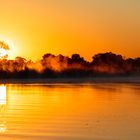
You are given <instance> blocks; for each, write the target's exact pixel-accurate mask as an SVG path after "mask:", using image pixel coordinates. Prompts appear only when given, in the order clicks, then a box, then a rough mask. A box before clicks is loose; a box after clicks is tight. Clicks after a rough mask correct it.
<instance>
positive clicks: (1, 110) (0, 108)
mask: <svg viewBox="0 0 140 140" xmlns="http://www.w3.org/2000/svg"><path fill="white" fill-rule="evenodd" d="M6 98H7V95H6V86H5V85H0V133H4V132H6V129H7V127H6V122H5V120H4V115H5V110H6V103H7V102H6V101H7V100H6Z"/></svg>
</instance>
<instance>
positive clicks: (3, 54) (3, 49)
mask: <svg viewBox="0 0 140 140" xmlns="http://www.w3.org/2000/svg"><path fill="white" fill-rule="evenodd" d="M9 50H10V48H9V45H8V44H6V43H5V42H3V41H0V59H4V58H8V51H9Z"/></svg>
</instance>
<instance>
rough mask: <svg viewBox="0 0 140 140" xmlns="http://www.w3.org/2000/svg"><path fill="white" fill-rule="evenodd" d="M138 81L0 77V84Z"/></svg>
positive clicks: (134, 80) (124, 79) (131, 78)
mask: <svg viewBox="0 0 140 140" xmlns="http://www.w3.org/2000/svg"><path fill="white" fill-rule="evenodd" d="M57 83H58V84H70V83H74V84H81V83H89V84H90V83H140V77H139V76H138V77H136V76H128V77H91V78H42V79H41V78H34V79H33V78H30V79H0V84H57Z"/></svg>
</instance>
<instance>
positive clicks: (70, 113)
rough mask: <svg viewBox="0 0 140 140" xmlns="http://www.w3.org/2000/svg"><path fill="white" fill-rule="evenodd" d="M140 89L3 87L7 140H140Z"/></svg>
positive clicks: (0, 113)
mask: <svg viewBox="0 0 140 140" xmlns="http://www.w3.org/2000/svg"><path fill="white" fill-rule="evenodd" d="M139 110H140V84H139V83H137V84H124V83H122V84H115V83H114V84H101V83H98V84H14V85H13V84H8V85H1V86H0V139H2V140H13V139H14V140H19V139H20V140H47V139H49V140H94V139H96V140H139V139H140V125H139V124H140V112H139Z"/></svg>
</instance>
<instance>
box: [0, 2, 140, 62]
mask: <svg viewBox="0 0 140 140" xmlns="http://www.w3.org/2000/svg"><path fill="white" fill-rule="evenodd" d="M0 17H1V20H0V40H4V41H5V42H7V43H8V44H9V45H10V48H11V50H10V52H9V56H10V58H12V59H13V58H14V57H16V56H22V57H25V58H28V59H33V60H36V59H39V58H41V56H42V55H43V54H44V53H53V54H60V53H61V54H63V55H68V56H70V55H71V54H72V53H80V54H81V56H84V57H85V58H86V59H88V60H89V59H90V58H91V57H92V56H93V55H94V54H96V53H99V52H107V51H112V52H114V53H120V54H122V55H123V56H126V57H136V56H140V39H139V37H140V1H138V0H0Z"/></svg>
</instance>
